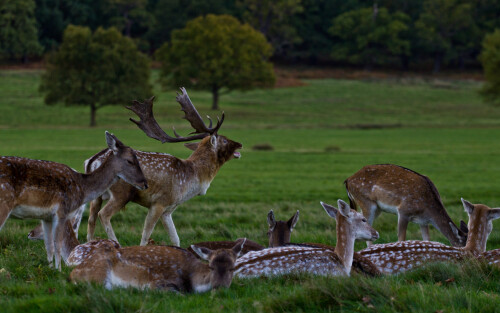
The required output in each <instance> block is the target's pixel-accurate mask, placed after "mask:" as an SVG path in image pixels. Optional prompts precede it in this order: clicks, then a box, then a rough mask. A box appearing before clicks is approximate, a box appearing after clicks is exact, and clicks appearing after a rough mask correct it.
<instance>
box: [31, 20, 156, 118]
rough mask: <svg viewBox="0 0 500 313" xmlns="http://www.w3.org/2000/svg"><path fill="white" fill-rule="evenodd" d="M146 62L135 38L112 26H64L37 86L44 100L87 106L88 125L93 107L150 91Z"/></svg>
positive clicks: (136, 96) (99, 106) (122, 101)
mask: <svg viewBox="0 0 500 313" xmlns="http://www.w3.org/2000/svg"><path fill="white" fill-rule="evenodd" d="M149 76H150V64H149V60H148V58H147V57H146V56H145V55H143V54H141V53H140V52H139V51H138V50H137V47H136V46H135V44H134V42H133V41H132V40H131V39H130V38H126V37H124V36H122V35H121V34H120V32H118V31H117V30H116V29H115V28H109V29H103V28H98V29H97V30H96V31H95V32H94V33H92V31H91V30H90V28H88V27H81V26H71V25H70V26H68V28H67V29H66V30H65V32H64V36H63V42H62V44H61V46H60V47H59V50H58V51H56V52H54V53H52V54H51V55H50V56H49V57H48V59H47V70H46V72H45V73H44V74H43V75H42V82H41V85H40V90H41V91H42V92H43V93H44V94H45V98H44V100H45V103H46V104H55V103H58V102H62V103H64V104H65V105H84V106H89V107H90V125H91V126H94V125H95V122H96V121H95V114H96V111H97V109H99V108H101V107H103V106H105V105H110V104H125V103H128V102H129V101H130V100H132V99H138V98H141V99H142V98H146V97H149V96H150V95H151V92H152V91H151V85H150V83H149Z"/></svg>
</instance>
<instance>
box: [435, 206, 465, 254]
mask: <svg viewBox="0 0 500 313" xmlns="http://www.w3.org/2000/svg"><path fill="white" fill-rule="evenodd" d="M431 211H433V212H434V211H437V212H439V213H438V214H437V216H435V217H434V218H433V221H434V226H435V227H436V228H437V229H438V230H439V231H440V232H441V233H443V235H444V236H445V237H446V238H447V239H448V240H449V241H450V243H451V245H452V246H455V247H458V246H460V237H459V235H458V234H459V229H458V227H457V226H456V225H455V223H453V221H452V220H451V218H450V216H449V215H448V213H447V212H446V209H445V208H444V206H443V207H440V208H439V209H438V210H431Z"/></svg>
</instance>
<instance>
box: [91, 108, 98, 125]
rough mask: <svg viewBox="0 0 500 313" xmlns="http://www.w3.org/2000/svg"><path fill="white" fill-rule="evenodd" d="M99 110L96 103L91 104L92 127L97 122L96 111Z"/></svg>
mask: <svg viewBox="0 0 500 313" xmlns="http://www.w3.org/2000/svg"><path fill="white" fill-rule="evenodd" d="M96 111H97V108H96V106H95V104H94V103H92V104H91V105H90V127H94V126H95V125H96V124H95V113H96Z"/></svg>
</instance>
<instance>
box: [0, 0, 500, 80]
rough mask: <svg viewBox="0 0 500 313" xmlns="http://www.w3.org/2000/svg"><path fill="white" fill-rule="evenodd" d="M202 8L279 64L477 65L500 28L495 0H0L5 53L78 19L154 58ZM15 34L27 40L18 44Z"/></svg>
mask: <svg viewBox="0 0 500 313" xmlns="http://www.w3.org/2000/svg"><path fill="white" fill-rule="evenodd" d="M14 3H15V4H14ZM12 12H14V13H12ZM13 14H14V16H15V18H12V16H13ZM206 14H228V15H232V16H234V17H236V18H237V19H239V20H240V21H241V22H244V23H249V24H250V25H251V26H252V27H253V28H255V29H257V30H258V31H260V32H262V33H263V34H264V35H265V37H266V38H267V40H268V41H269V43H271V45H272V46H273V49H274V52H273V57H272V60H273V61H274V62H279V63H290V64H307V65H325V64H332V65H354V66H358V67H362V68H367V69H370V68H372V67H383V68H399V69H412V70H415V69H420V68H422V69H426V70H427V69H428V70H430V71H434V72H437V71H440V70H441V69H443V68H446V69H465V68H471V67H472V68H478V67H479V66H480V63H479V61H478V60H477V57H478V55H479V53H480V51H481V43H482V41H483V38H484V36H485V35H486V34H488V33H491V32H493V31H494V30H495V29H496V28H500V1H498V0H385V1H384V0H378V1H359V0H275V1H273V0H236V1H232V0H79V1H71V0H16V1H11V0H0V28H1V29H2V30H1V31H0V54H1V56H2V58H3V59H4V60H5V59H7V60H15V61H16V60H17V61H19V60H25V61H26V60H27V57H30V58H32V57H39V56H41V55H43V54H45V53H47V52H49V51H51V50H52V49H56V48H57V47H58V45H59V44H60V43H61V40H62V34H63V31H64V29H65V28H66V27H67V26H68V25H70V24H73V25H82V26H88V27H90V28H91V29H92V30H95V29H97V28H98V27H104V28H108V27H116V28H117V29H118V30H119V31H120V32H122V34H124V35H125V36H128V37H131V38H132V39H133V40H134V41H135V43H136V44H137V47H138V48H139V49H140V50H141V51H142V52H145V53H147V54H149V55H151V56H153V55H154V52H155V51H156V49H158V48H159V47H160V46H161V45H162V44H163V43H165V42H168V41H169V39H170V34H171V32H172V30H174V29H180V28H183V27H184V26H185V25H186V23H187V21H189V20H191V19H193V18H196V17H198V16H200V15H206ZM30 29H31V30H30ZM22 32H24V33H22ZM30 32H31V33H33V32H34V34H31V36H30ZM19 38H23V39H22V40H25V41H29V44H27V43H26V42H25V43H24V45H23V44H17V45H18V46H19V47H18V48H17V50H15V47H16V45H14V44H12V43H9V41H11V40H14V39H15V40H18V41H19V40H20V39H19ZM35 41H36V42H35ZM27 47H29V48H27Z"/></svg>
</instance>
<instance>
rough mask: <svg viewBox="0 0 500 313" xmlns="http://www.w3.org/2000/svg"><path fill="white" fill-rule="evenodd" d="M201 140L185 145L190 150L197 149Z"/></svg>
mask: <svg viewBox="0 0 500 313" xmlns="http://www.w3.org/2000/svg"><path fill="white" fill-rule="evenodd" d="M198 145H199V142H188V143H185V144H184V147H186V148H188V149H189V150H193V151H194V150H196V149H198Z"/></svg>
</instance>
